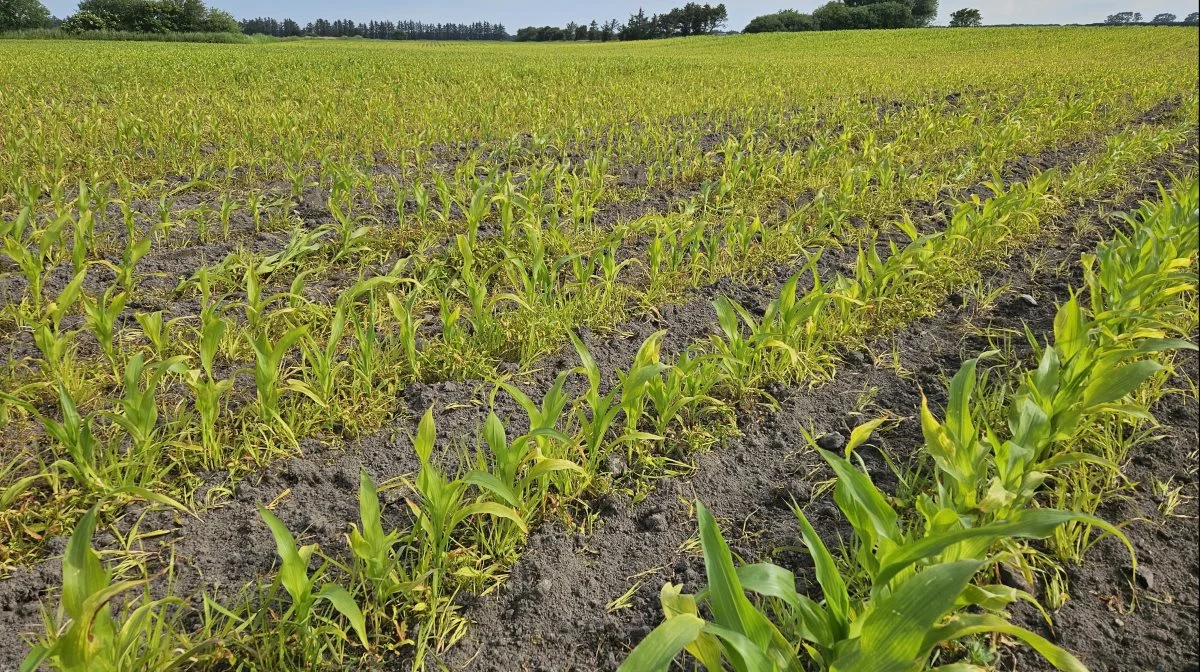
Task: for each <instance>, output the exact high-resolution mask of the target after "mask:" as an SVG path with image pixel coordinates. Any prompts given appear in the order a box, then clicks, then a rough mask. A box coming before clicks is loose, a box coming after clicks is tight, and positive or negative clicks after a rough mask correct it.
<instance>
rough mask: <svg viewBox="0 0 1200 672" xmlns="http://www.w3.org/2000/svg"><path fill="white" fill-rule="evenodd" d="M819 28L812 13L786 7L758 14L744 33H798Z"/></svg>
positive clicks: (747, 25)
mask: <svg viewBox="0 0 1200 672" xmlns="http://www.w3.org/2000/svg"><path fill="white" fill-rule="evenodd" d="M805 30H817V22H816V20H815V19H813V17H812V14H801V13H800V12H797V11H796V10H794V9H785V10H783V11H780V12H775V13H774V14H764V15H762V16H756V17H754V18H753V19H751V20H750V23H748V24H746V28H745V30H743V31H742V32H744V33H781V32H782V33H798V32H801V31H805Z"/></svg>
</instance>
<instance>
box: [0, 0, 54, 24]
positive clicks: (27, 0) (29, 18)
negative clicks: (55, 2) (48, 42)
mask: <svg viewBox="0 0 1200 672" xmlns="http://www.w3.org/2000/svg"><path fill="white" fill-rule="evenodd" d="M50 22H51V18H50V10H48V9H46V6H45V5H43V4H42V3H41V2H39V0H0V31H5V30H30V29H32V28H46V27H47V26H49V25H50Z"/></svg>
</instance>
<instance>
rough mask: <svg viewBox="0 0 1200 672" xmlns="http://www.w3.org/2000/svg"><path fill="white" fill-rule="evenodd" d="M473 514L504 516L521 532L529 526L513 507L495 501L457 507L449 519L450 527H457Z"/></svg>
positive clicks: (525, 530) (526, 530)
mask: <svg viewBox="0 0 1200 672" xmlns="http://www.w3.org/2000/svg"><path fill="white" fill-rule="evenodd" d="M475 515H488V516H495V517H497V518H506V519H508V520H511V521H512V522H514V523H516V524H517V527H519V528H521V531H522V532H528V531H529V527H528V526H526V524H525V519H524V518H522V517H521V514H519V513H517V512H516V511H515V510H514V509H511V508H509V507H507V506H504V505H502V504H497V503H496V502H478V503H475V504H472V505H470V506H467V507H464V508H462V509H459V510H458V511H457V512H455V514H454V516H453V517H452V519H451V525H450V527H451V529H453V528H454V527H457V526H458V524H459V523H460V522H461V521H463V520H465V519H466V518H468V517H469V516H475Z"/></svg>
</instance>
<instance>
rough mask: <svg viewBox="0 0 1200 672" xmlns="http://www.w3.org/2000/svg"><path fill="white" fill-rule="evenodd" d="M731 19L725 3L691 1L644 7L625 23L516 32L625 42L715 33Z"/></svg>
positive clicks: (534, 37)
mask: <svg viewBox="0 0 1200 672" xmlns="http://www.w3.org/2000/svg"><path fill="white" fill-rule="evenodd" d="M727 20H729V13H728V12H727V11H726V9H725V5H724V4H719V5H716V6H713V5H710V4H708V3H705V4H703V5H701V4H699V3H695V2H689V3H687V4H686V5H684V6H683V7H676V8H674V9H672V10H671V11H669V12H666V13H665V14H652V15H650V16H646V12H645V10H642V9H639V10H638V11H637V13H636V14H632V15H630V17H629V20H628V21H627V22H625V24H624V25H622V24H620V23H618V22H617V21H616V20H612V21H608V22H606V23H604V24H598V23H597V22H596V21H592V22H591V23H590V24H582V23H575V22H573V21H572V22H571V23H569V24H567V25H566V27H565V28H558V27H556V26H541V27H537V26H528V27H526V28H522V29H520V30H518V31H517V35H516V39H517V41H518V42H557V41H564V40H566V41H571V40H598V41H600V42H607V41H609V40H611V39H614V38H616V39H619V40H622V41H629V40H653V39H659V38H665V37H689V36H692V35H712V34H713V33H715V32H717V30H718V29H719V28H720V27H721V26H723V25H725V22H726V21H727Z"/></svg>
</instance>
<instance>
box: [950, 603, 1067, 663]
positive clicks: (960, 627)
mask: <svg viewBox="0 0 1200 672" xmlns="http://www.w3.org/2000/svg"><path fill="white" fill-rule="evenodd" d="M992 632H997V633H1000V634H1004V635H1009V636H1011V637H1016V638H1017V639H1020V640H1021V641H1023V642H1025V643H1026V644H1028V645H1029V646H1030V647H1032V648H1033V649H1034V650H1035V651H1037V652H1038V653H1040V654H1042V656H1043V657H1044V658H1045V659H1046V660H1047V661H1048V662H1049V663H1050V664H1051V665H1053V666H1054V667H1055V668H1057V669H1059V670H1064V671H1065V672H1087V668H1086V667H1084V665H1083V663H1081V662H1079V659H1077V658H1076V657H1075V656H1072V655H1071V654H1070V653H1067V652H1066V651H1064V650H1063V649H1061V648H1059V647H1057V646H1055V645H1054V644H1051V643H1050V642H1049V641H1048V640H1046V639H1045V638H1044V637H1041V636H1040V635H1037V634H1034V633H1033V632H1030V631H1029V630H1026V629H1025V628H1022V627H1019V626H1016V625H1013V624H1012V623H1009V622H1008V621H1006V620H1004V619H1002V618H999V617H997V616H992V615H990V614H987V615H975V614H960V615H958V616H955V617H954V618H952V619H950V621H948V622H947V623H945V624H944V625H941V626H938V627H937V628H934V629H933V630H932V631H931V632H930V633H929V635H928V636H927V638H926V646H927V648H926V650H928V649H931V648H933V647H934V646H936V645H937V644H939V643H941V642H949V641H953V640H955V639H960V638H962V637H966V636H968V635H976V634H983V633H992ZM939 669H940V668H939Z"/></svg>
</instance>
